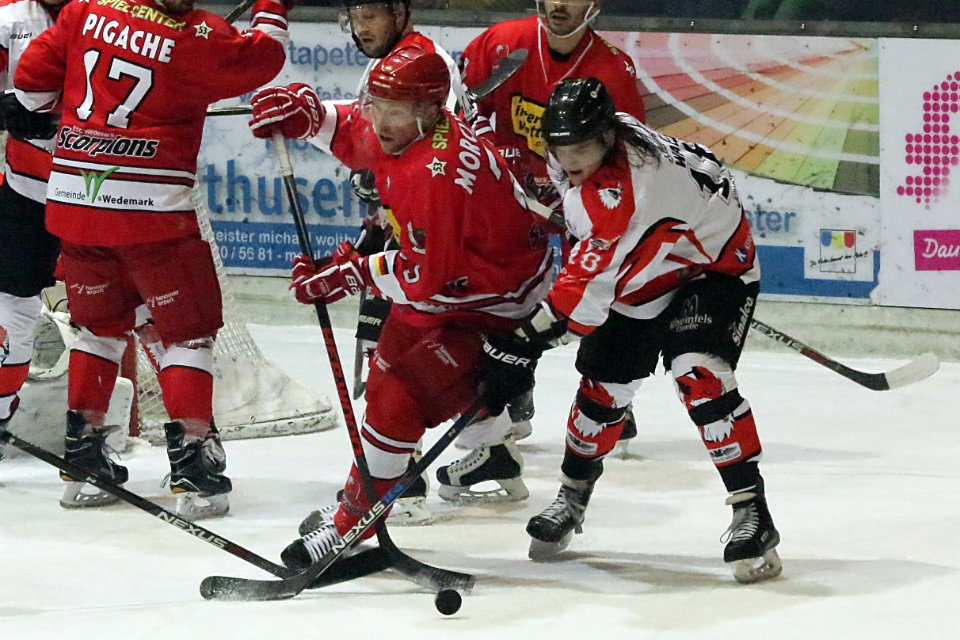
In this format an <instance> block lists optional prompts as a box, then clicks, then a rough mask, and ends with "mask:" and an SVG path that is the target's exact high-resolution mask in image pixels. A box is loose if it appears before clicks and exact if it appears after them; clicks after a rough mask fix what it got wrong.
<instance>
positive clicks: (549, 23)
mask: <svg viewBox="0 0 960 640" xmlns="http://www.w3.org/2000/svg"><path fill="white" fill-rule="evenodd" d="M600 6H601V0H592V1H591V0H537V12H538V15H536V16H530V17H528V18H521V19H519V20H510V21H508V22H501V23H500V24H496V25H494V26H492V27H490V28H489V29H487V30H486V31H484V32H483V33H481V34H480V35H479V36H477V38H475V39H474V40H473V41H472V42H470V44H468V45H467V46H466V48H465V49H464V51H463V55H462V57H461V59H460V65H461V70H462V73H463V77H464V82H465V83H466V85H467V86H471V87H472V86H475V85H476V84H478V83H479V82H481V81H483V80H485V79H486V77H487V75H488V74H489V73H490V70H491V69H493V68H494V67H495V66H496V64H497V61H498V60H499V59H500V58H501V57H502V56H505V55H507V54H508V53H510V52H511V51H515V50H517V49H519V48H524V49H527V50H528V51H529V52H530V55H529V57H528V58H527V61H526V62H525V63H524V64H523V66H522V67H521V68H520V69H519V70H518V71H517V73H516V74H514V75H513V77H511V78H510V79H509V80H507V82H506V83H504V84H503V85H502V86H501V87H499V88H498V89H497V90H496V91H494V92H493V93H491V94H490V95H489V96H488V97H486V98H485V99H482V100H479V101H478V103H477V120H476V122H475V127H476V130H477V133H478V134H480V135H481V136H483V137H484V138H486V139H488V140H490V141H491V142H492V143H493V144H494V145H496V146H497V148H498V150H499V151H500V153H501V154H503V155H504V156H505V157H506V158H507V160H508V162H509V164H510V167H511V170H512V171H514V173H515V174H516V176H517V179H518V180H520V182H521V183H522V184H523V185H524V187H525V188H526V189H527V190H528V191H529V192H531V193H532V194H534V195H535V196H536V197H537V198H538V199H539V200H540V201H541V202H542V203H543V204H546V205H549V206H552V207H556V206H557V205H558V203H559V198H558V197H557V194H556V190H555V189H554V188H553V186H552V185H551V183H550V178H549V176H548V175H547V168H546V164H545V159H546V151H545V149H544V143H543V135H542V131H541V119H542V116H543V109H544V106H545V105H546V104H547V99H548V98H549V97H550V92H551V91H552V90H553V88H554V86H556V84H557V83H558V82H560V81H561V80H563V79H564V78H568V77H573V76H578V77H579V76H595V77H597V78H599V79H601V80H602V81H603V82H604V83H605V84H606V85H607V86H608V87H610V91H611V95H612V96H613V101H614V104H616V105H617V109H619V110H620V111H623V112H625V113H629V114H632V115H633V116H635V117H636V118H637V119H639V120H640V121H641V122H642V121H643V120H644V107H643V100H642V98H641V97H640V92H639V90H638V88H637V77H636V72H635V70H634V66H633V61H632V60H631V59H630V57H629V56H628V55H627V54H625V53H624V52H622V51H620V50H619V49H617V48H616V47H615V46H613V45H612V44H610V43H608V42H606V41H605V40H604V39H603V38H601V37H600V36H599V35H598V34H597V33H596V32H595V31H594V30H593V29H592V28H591V27H590V23H591V22H592V21H593V19H594V18H596V16H597V14H599V13H600ZM553 231H558V229H553ZM507 408H508V410H509V412H510V423H508V424H504V423H495V424H490V425H472V426H471V427H470V428H468V429H467V430H465V431H464V433H463V434H462V435H461V436H460V438H458V439H457V446H460V447H464V448H468V449H472V451H471V453H469V454H468V455H466V456H464V457H463V458H462V459H460V460H458V461H456V462H454V463H453V464H451V465H449V466H447V467H445V468H444V470H443V472H442V477H441V476H440V475H438V480H439V481H440V483H441V485H444V484H446V487H443V486H441V495H446V496H453V497H455V498H457V499H459V500H469V499H476V498H483V499H484V500H492V499H496V496H495V495H490V494H488V493H485V492H475V491H473V489H472V488H471V485H473V484H477V483H479V482H482V481H484V480H487V479H488V478H487V477H486V476H487V467H486V465H485V464H484V462H483V459H484V458H485V457H486V456H487V455H488V450H489V448H490V447H499V446H503V445H506V446H507V447H509V448H510V450H511V451H513V452H514V455H515V457H516V458H517V463H518V464H517V469H518V471H517V473H518V476H517V478H516V480H517V481H521V480H520V476H519V473H520V472H519V468H520V466H521V464H520V462H521V460H520V452H519V450H517V449H515V448H514V447H513V446H512V443H513V441H514V440H515V439H516V440H519V439H521V438H524V437H526V436H528V435H529V434H530V432H531V424H530V420H531V418H532V417H533V414H534V404H533V393H532V391H531V392H530V393H527V394H525V395H523V396H521V397H519V398H517V399H516V400H514V401H513V402H511V403H510V404H509V405H508V407H507ZM628 416H629V419H630V422H629V424H628V426H627V428H626V429H625V430H624V432H623V438H624V440H626V439H628V438H632V437H633V436H634V435H636V427H635V423H634V422H633V420H632V417H633V416H632V414H628ZM624 446H625V445H624ZM447 483H448V484H447Z"/></svg>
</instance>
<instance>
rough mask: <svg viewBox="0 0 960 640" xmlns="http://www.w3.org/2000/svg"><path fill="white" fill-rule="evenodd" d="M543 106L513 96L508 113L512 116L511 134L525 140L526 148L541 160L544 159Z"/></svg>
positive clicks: (521, 97)
mask: <svg viewBox="0 0 960 640" xmlns="http://www.w3.org/2000/svg"><path fill="white" fill-rule="evenodd" d="M543 112H544V106H543V105H541V104H537V103H536V102H533V101H531V100H525V99H524V98H523V96H513V98H511V100H510V113H511V114H512V116H513V132H514V133H516V134H517V135H519V136H523V137H524V138H526V139H527V147H528V148H529V149H530V151H533V152H534V153H535V154H537V155H538V156H540V157H541V158H546V153H545V151H544V145H543V129H542V128H541V123H542V121H543Z"/></svg>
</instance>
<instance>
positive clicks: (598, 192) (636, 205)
mask: <svg viewBox="0 0 960 640" xmlns="http://www.w3.org/2000/svg"><path fill="white" fill-rule="evenodd" d="M620 117H621V119H623V120H624V121H625V122H628V123H629V124H631V125H632V126H633V127H635V128H636V129H637V130H638V131H639V132H640V134H641V135H642V136H644V137H645V138H647V139H648V140H650V141H651V143H652V144H653V146H654V147H655V148H656V149H657V152H656V154H655V157H654V158H647V159H643V158H641V157H640V156H639V155H638V154H637V153H636V152H634V151H632V150H630V151H627V152H626V153H624V154H621V155H620V157H619V159H618V162H617V163H616V165H605V166H603V167H601V168H600V169H599V170H598V171H597V172H596V173H594V174H593V175H592V176H590V177H589V178H588V179H587V180H586V181H585V182H584V183H583V184H581V185H580V186H578V187H571V186H570V184H569V182H567V181H566V180H565V178H564V177H563V173H562V171H560V170H559V166H558V165H557V164H556V161H555V160H552V161H551V164H550V169H551V175H552V177H553V178H554V182H555V184H556V185H557V188H558V189H559V191H560V193H562V194H564V195H563V211H564V216H565V218H566V222H567V228H568V230H569V231H570V233H571V234H573V235H574V236H575V237H576V238H577V239H578V242H577V243H576V244H575V245H574V247H573V250H572V251H571V253H570V257H569V259H568V260H567V263H566V264H565V265H564V266H563V269H562V270H561V271H560V276H559V278H558V279H557V282H556V283H555V284H554V286H553V289H552V290H551V291H550V295H549V296H548V299H549V301H550V304H551V306H553V307H554V308H555V309H556V310H557V311H559V312H560V313H562V314H563V315H565V316H567V317H568V318H570V320H571V329H572V330H574V331H575V332H577V333H581V334H582V333H588V332H589V330H590V329H591V328H592V327H597V326H599V325H601V324H603V322H604V321H605V320H606V319H607V315H608V314H609V312H610V310H611V309H613V310H614V311H616V312H617V313H619V314H621V315H625V316H628V317H630V318H638V319H650V318H653V317H656V316H657V315H658V314H659V313H660V312H662V311H663V310H664V309H666V307H667V305H668V304H669V303H670V300H671V299H672V298H673V295H674V294H675V293H676V291H677V289H679V288H680V287H681V286H682V285H684V284H685V283H686V282H688V281H689V280H691V279H692V278H695V277H697V276H699V275H701V274H702V273H704V272H716V273H724V274H728V275H731V276H735V277H739V278H741V279H743V281H744V282H748V283H749V282H755V281H757V280H759V279H760V264H759V262H758V261H757V256H756V246H755V245H754V243H753V236H752V235H751V233H750V225H749V224H748V222H747V217H746V215H745V214H744V212H743V207H742V206H741V204H740V198H739V196H738V195H737V189H736V186H735V185H734V183H733V178H732V177H731V175H730V172H729V171H728V170H727V168H726V167H724V166H723V164H721V163H720V161H719V160H717V158H716V157H715V156H714V155H713V153H711V152H710V150H709V149H707V148H706V147H702V146H700V145H696V144H692V143H689V142H684V141H682V140H677V139H676V138H671V137H669V136H666V135H663V134H660V133H657V132H655V131H653V130H651V129H648V128H647V127H645V126H644V125H642V124H640V122H639V121H637V120H636V119H634V118H632V117H630V116H628V115H626V114H620Z"/></svg>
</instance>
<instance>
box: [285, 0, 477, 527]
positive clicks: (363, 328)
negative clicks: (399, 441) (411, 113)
mask: <svg viewBox="0 0 960 640" xmlns="http://www.w3.org/2000/svg"><path fill="white" fill-rule="evenodd" d="M340 24H341V26H342V27H343V28H344V29H345V30H349V31H350V33H351V36H352V37H353V41H354V42H355V43H356V45H357V47H358V48H359V49H360V51H362V52H363V54H364V55H365V56H367V57H369V58H370V59H371V60H370V62H369V63H368V64H367V66H366V68H365V69H364V72H363V75H362V77H361V79H360V83H359V89H358V90H357V94H358V95H360V94H361V93H362V92H363V91H364V89H365V88H366V86H367V77H368V76H369V74H370V71H371V70H372V69H373V68H374V67H375V66H376V65H377V63H378V62H379V61H380V59H381V58H383V57H384V56H386V55H387V54H389V53H390V52H391V51H394V50H396V49H400V48H403V47H411V46H413V47H420V48H421V49H423V50H424V51H430V52H435V53H437V54H439V55H440V57H442V58H443V61H444V62H445V63H446V65H447V69H448V70H449V72H450V94H449V95H448V96H447V100H446V107H447V109H449V110H450V111H455V110H456V109H457V108H458V107H459V108H460V109H462V110H465V109H468V108H469V104H470V103H469V102H468V101H467V99H466V96H465V90H464V87H463V82H462V81H461V79H460V72H459V71H458V70H457V63H456V62H455V61H454V59H453V58H452V57H451V56H450V54H448V53H447V52H446V51H444V50H443V48H442V47H440V46H439V45H437V44H436V43H435V42H434V41H433V40H431V39H430V38H428V37H426V36H425V35H423V34H422V33H420V32H418V31H416V30H415V29H414V25H413V22H412V18H411V14H410V0H343V13H342V14H341V16H340ZM350 182H351V185H352V186H353V190H354V193H356V195H357V197H358V198H359V199H360V201H361V202H362V203H364V205H366V211H367V216H366V218H365V219H364V220H363V222H362V226H361V231H360V235H359V236H358V238H357V241H356V242H355V243H354V244H355V245H356V250H357V252H358V253H360V255H370V254H371V253H377V252H379V251H383V250H384V247H385V246H387V243H388V242H389V243H391V245H390V246H391V248H396V247H397V246H399V245H398V244H397V243H396V240H395V239H392V238H390V237H388V235H387V233H385V230H386V228H387V227H388V225H387V221H386V219H385V216H384V212H383V210H382V209H381V207H380V196H379V194H378V193H377V189H376V186H375V180H374V177H373V172H372V171H370V169H368V168H357V169H354V170H353V171H351V172H350ZM389 313H390V301H389V300H387V299H385V298H381V297H378V296H375V295H372V294H370V292H364V295H362V296H361V297H360V312H359V314H358V320H357V332H356V338H357V349H356V352H355V354H354V358H355V362H354V376H355V378H354V381H353V388H354V394H355V395H359V394H360V393H362V389H363V386H364V384H365V383H364V382H363V361H364V360H365V359H366V360H367V361H369V359H370V357H371V356H372V354H373V351H374V349H375V348H376V346H377V341H378V340H379V339H380V331H381V329H382V328H383V322H384V320H386V317H387V315H388V314H389ZM427 489H428V478H427V474H426V473H424V474H423V475H422V476H421V477H420V479H419V480H417V481H416V482H414V483H413V484H412V485H411V486H410V487H409V488H408V489H407V491H405V492H404V494H403V495H402V496H401V497H400V498H399V499H397V501H396V502H395V503H394V506H393V510H392V511H391V512H390V521H391V522H392V523H396V524H404V525H408V524H409V525H412V524H426V523H428V522H429V520H430V518H431V514H430V510H429V508H428V507H427V501H426V495H427ZM317 517H323V516H322V514H320V513H319V512H314V513H313V514H311V515H310V516H309V517H308V518H307V520H306V521H305V522H304V523H302V524H301V528H303V529H304V530H306V531H312V530H313V529H315V528H316V522H315V520H316V518H317Z"/></svg>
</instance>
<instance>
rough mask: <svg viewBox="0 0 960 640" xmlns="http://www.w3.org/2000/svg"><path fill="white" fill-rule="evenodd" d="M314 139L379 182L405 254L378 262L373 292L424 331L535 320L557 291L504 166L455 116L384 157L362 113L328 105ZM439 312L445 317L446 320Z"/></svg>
mask: <svg viewBox="0 0 960 640" xmlns="http://www.w3.org/2000/svg"><path fill="white" fill-rule="evenodd" d="M324 107H325V109H326V116H325V118H324V122H323V128H322V130H321V132H320V134H319V135H317V136H316V137H315V138H313V139H312V140H311V141H312V142H313V143H314V144H316V145H317V146H319V147H320V148H322V149H324V150H327V151H330V152H332V153H333V155H335V156H336V157H337V158H338V159H339V160H340V161H341V162H343V163H344V164H345V165H347V166H348V167H350V168H360V167H367V168H370V169H372V170H373V172H374V175H376V184H377V189H378V190H379V192H380V199H381V201H382V202H383V207H384V209H385V210H386V215H387V219H388V220H389V222H390V225H391V226H392V227H393V232H394V235H395V236H396V238H397V239H398V240H399V241H400V249H399V250H398V251H387V252H384V253H382V254H376V255H375V256H373V257H371V259H370V267H371V269H370V270H371V274H372V277H373V284H374V286H375V287H376V288H377V289H379V290H380V291H381V292H382V293H383V294H384V295H385V296H386V297H388V298H390V299H391V300H393V301H394V302H395V303H397V304H398V305H401V307H400V308H397V309H396V311H395V312H398V313H405V314H406V315H405V316H404V320H405V321H406V322H408V323H412V324H418V325H420V326H430V325H432V324H434V323H437V322H450V321H451V319H452V316H451V314H457V313H460V314H462V317H463V319H464V320H467V319H468V318H469V316H470V315H471V314H475V313H483V314H487V315H488V316H497V317H501V318H506V319H510V320H519V319H521V318H524V317H526V316H527V315H528V314H530V313H531V312H532V311H533V310H534V308H535V305H536V304H537V302H539V301H540V300H542V299H543V297H544V296H545V295H546V292H547V290H548V289H549V285H550V280H549V276H550V268H551V251H550V249H549V248H548V247H547V243H546V238H545V237H544V236H543V234H542V233H541V232H540V231H539V226H538V224H537V220H536V219H535V218H534V216H533V214H532V213H530V212H529V211H528V210H527V209H526V204H525V201H524V199H523V195H522V192H521V190H520V185H519V183H517V181H516V180H515V179H514V178H513V176H512V174H511V173H510V172H509V171H508V170H507V167H506V164H505V163H504V161H503V159H502V158H501V157H500V156H499V155H498V154H497V153H496V152H495V151H494V150H493V149H491V148H490V147H489V146H488V145H486V144H484V143H482V142H480V141H478V140H477V137H476V134H475V133H474V131H473V130H472V129H471V128H470V126H469V125H467V124H466V123H465V122H463V120H461V119H460V118H459V117H457V116H454V115H453V114H451V113H449V112H448V111H444V115H443V117H442V118H441V120H440V122H439V123H438V124H437V126H436V128H435V129H434V131H433V133H432V134H430V135H428V136H427V137H425V138H422V139H420V140H418V141H416V142H414V143H413V144H412V145H411V146H410V147H408V148H407V149H406V150H405V151H404V152H403V153H402V154H400V155H396V156H395V155H390V154H387V153H384V152H383V151H382V150H381V149H380V143H379V142H378V141H377V137H376V134H375V133H374V131H373V127H372V125H371V123H370V121H369V119H366V118H364V117H363V115H362V110H361V109H360V108H359V107H357V106H355V105H343V104H340V105H336V104H334V103H330V102H326V103H324ZM438 314H443V315H442V316H440V315H438Z"/></svg>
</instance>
